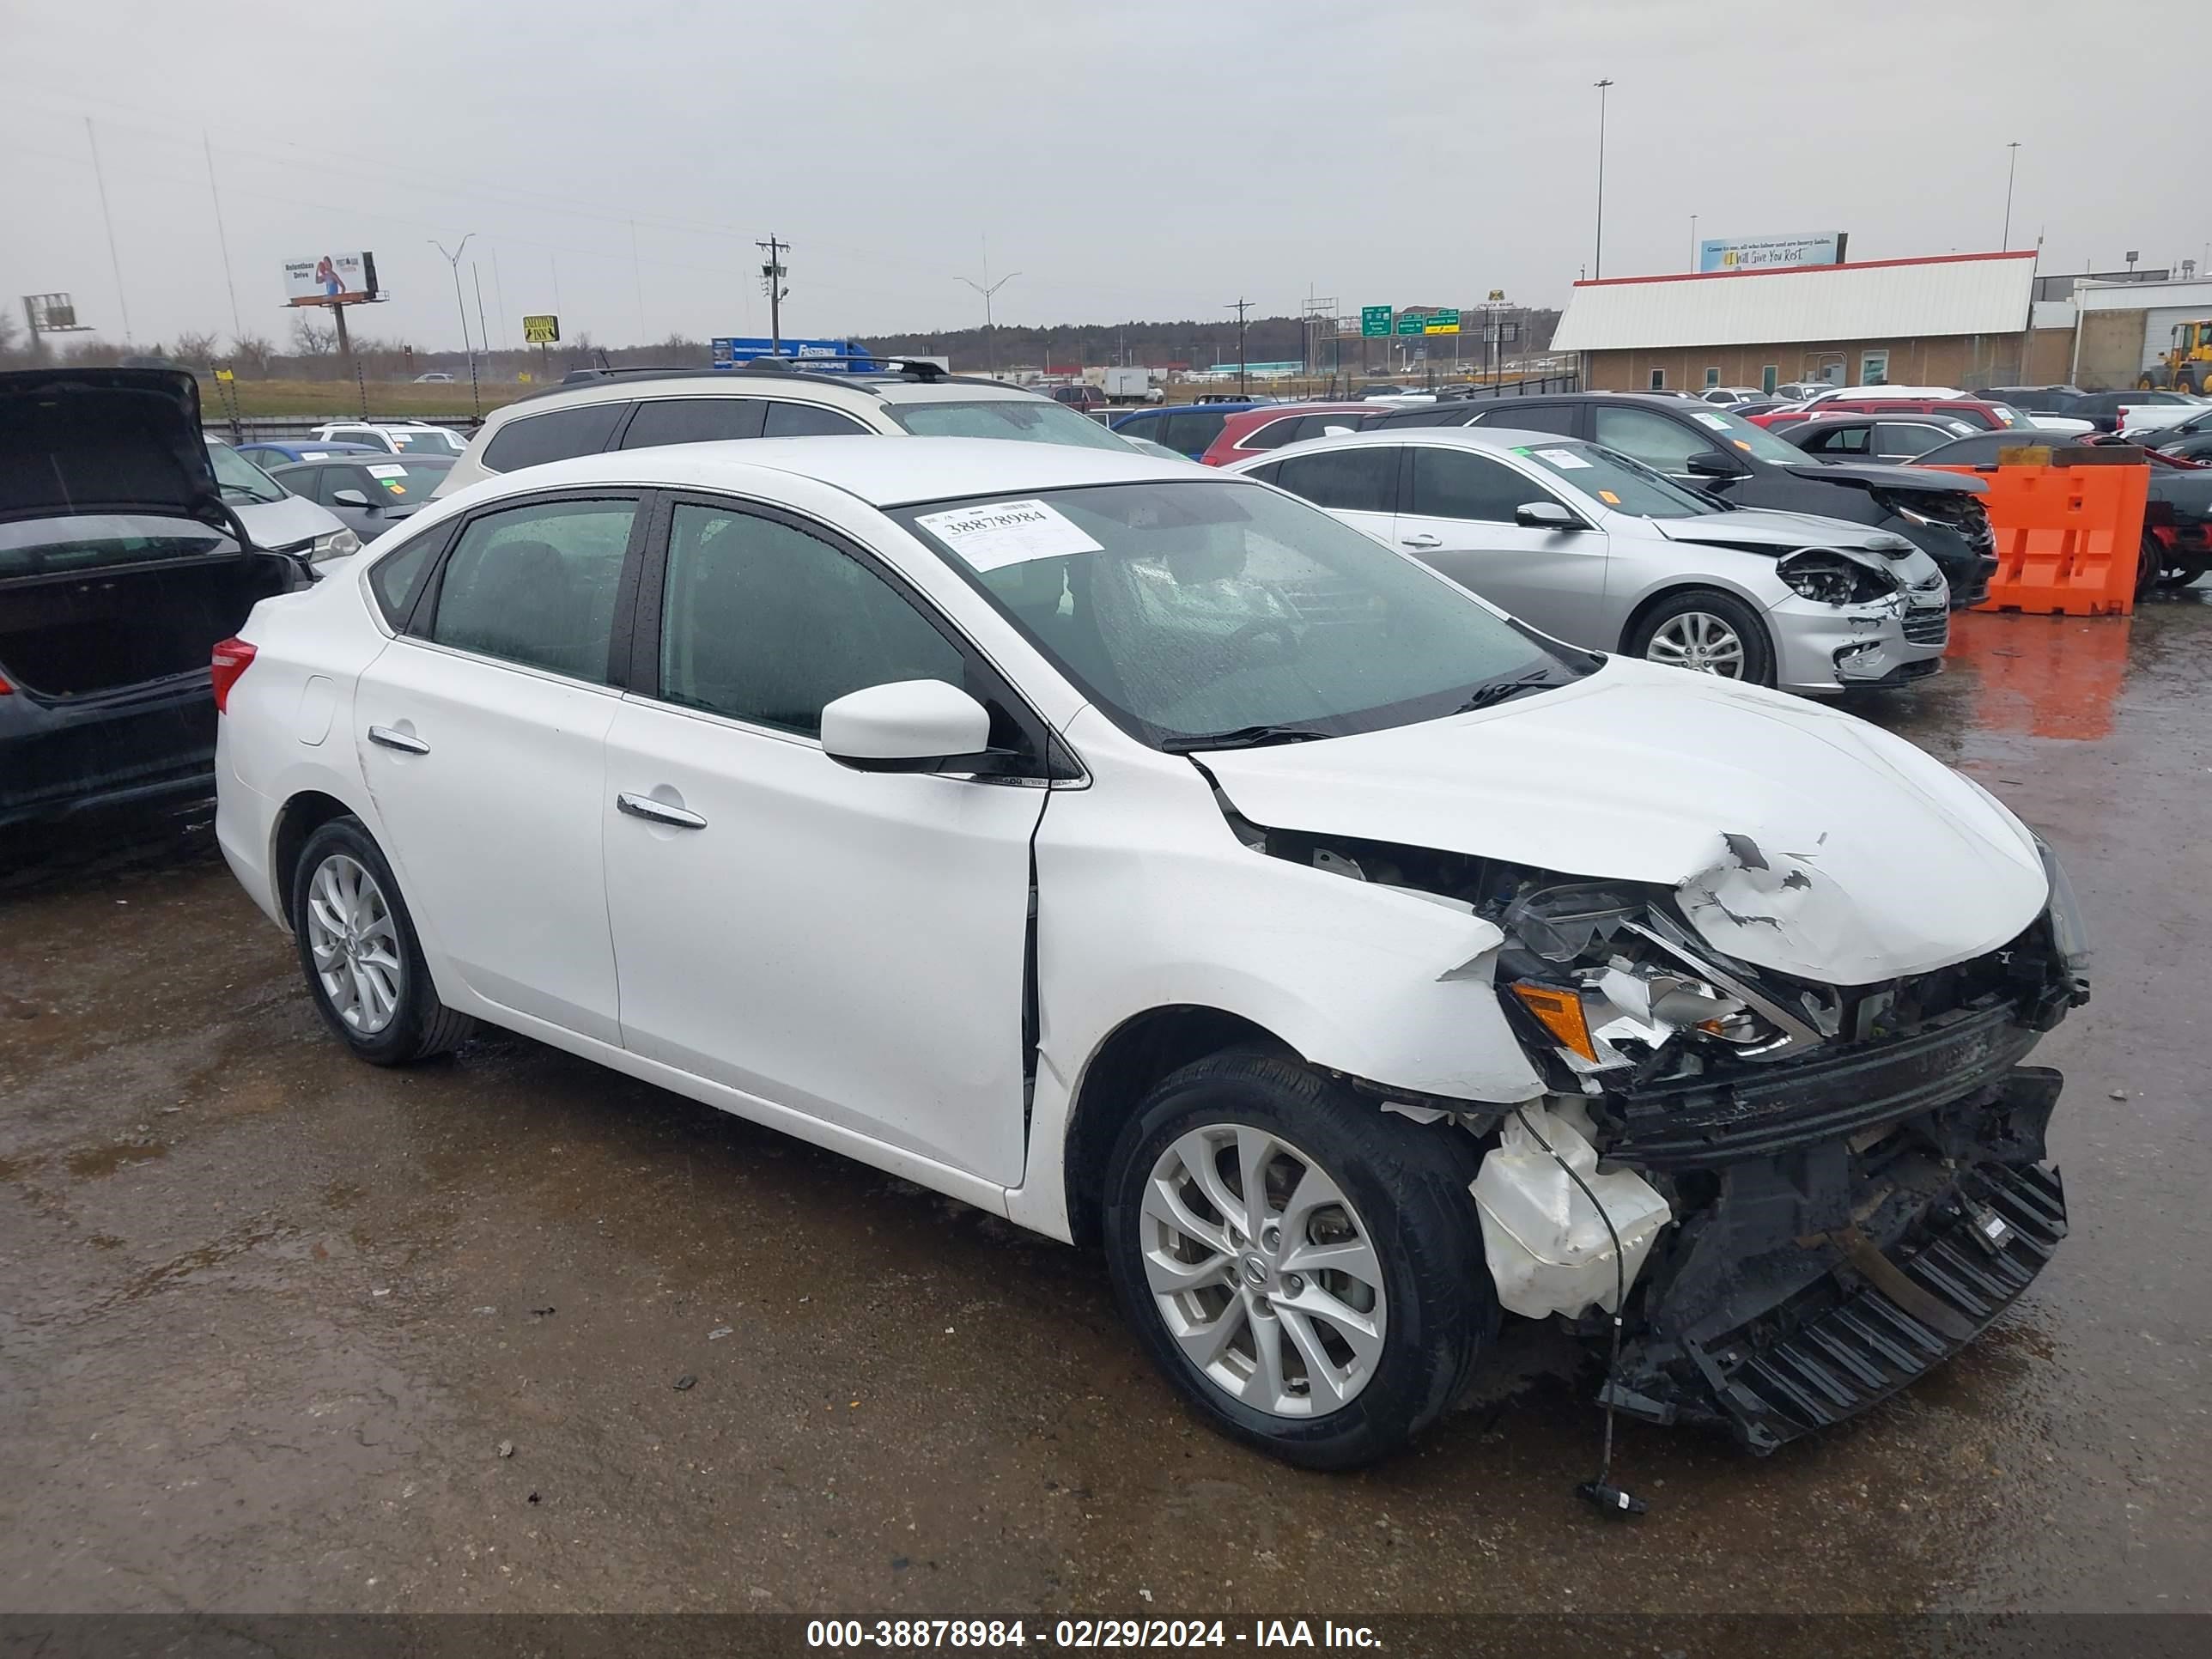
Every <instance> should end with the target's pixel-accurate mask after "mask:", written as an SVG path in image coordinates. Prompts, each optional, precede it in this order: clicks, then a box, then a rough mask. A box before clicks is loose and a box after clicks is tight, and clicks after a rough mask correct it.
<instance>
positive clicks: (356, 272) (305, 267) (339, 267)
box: [284, 253, 383, 306]
mask: <svg viewBox="0 0 2212 1659" xmlns="http://www.w3.org/2000/svg"><path fill="white" fill-rule="evenodd" d="M382 297H383V296H382V295H380V294H379V293H378V292H377V291H376V256H375V255H374V253H319V254H317V255H316V256H315V257H314V258H312V259H287V260H285V261H284V303H285V304H287V305H293V306H357V305H366V304H367V303H368V301H371V300H377V299H381V298H382Z"/></svg>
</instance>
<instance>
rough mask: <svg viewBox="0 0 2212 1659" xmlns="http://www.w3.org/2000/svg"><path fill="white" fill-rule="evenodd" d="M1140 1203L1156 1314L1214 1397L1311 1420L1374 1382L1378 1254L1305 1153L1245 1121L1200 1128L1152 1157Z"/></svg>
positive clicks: (1384, 1308)
mask: <svg viewBox="0 0 2212 1659" xmlns="http://www.w3.org/2000/svg"><path fill="white" fill-rule="evenodd" d="M1141 1212H1142V1223H1141V1227H1140V1232H1139V1237H1140V1238H1141V1240H1142V1249H1143V1253H1144V1267H1145V1277H1146V1282H1147V1284H1148V1285H1150V1287H1151V1290H1152V1299H1153V1302H1154V1304H1155V1305H1156V1306H1157V1307H1158V1310H1159V1315H1160V1318H1161V1321H1162V1322H1163V1323H1164V1325H1165V1326H1166V1328H1167V1330H1168V1333H1169V1334H1170V1336H1171V1337H1172V1338H1173V1339H1174V1340H1175V1341H1176V1344H1177V1346H1180V1347H1181V1348H1182V1352H1183V1354H1184V1356H1185V1357H1186V1358H1188V1360H1189V1361H1190V1363H1191V1364H1193V1365H1194V1366H1195V1367H1196V1368H1197V1370H1199V1372H1200V1375H1202V1376H1205V1377H1206V1380H1207V1381H1208V1382H1209V1383H1212V1385H1213V1386H1214V1387H1216V1388H1218V1389H1220V1390H1221V1391H1222V1392H1223V1393H1224V1394H1225V1395H1229V1396H1230V1397H1231V1398H1232V1399H1234V1400H1236V1401H1240V1402H1241V1403H1242V1404H1243V1405H1245V1406H1248V1407H1251V1408H1252V1409H1254V1410H1255V1411H1261V1412H1266V1413H1270V1414H1271V1415H1273V1416H1277V1417H1314V1416H1319V1415H1322V1414H1325V1413H1329V1412H1334V1411H1335V1410H1337V1409H1339V1408H1340V1407H1343V1406H1345V1405H1346V1404H1348V1403H1349V1402H1350V1401H1352V1399H1354V1398H1355V1397H1356V1396H1357V1395H1358V1394H1359V1392H1360V1391H1361V1390H1362V1389H1364V1388H1365V1387H1366V1386H1367V1384H1368V1383H1370V1382H1371V1381H1372V1380H1373V1379H1374V1376H1375V1370H1376V1365H1377V1364H1379V1363H1380V1361H1381V1359H1382V1357H1383V1340H1384V1338H1385V1337H1386V1335H1387V1334H1388V1333H1389V1307H1388V1305H1387V1302H1386V1298H1385V1297H1384V1293H1383V1263H1382V1259H1381V1257H1380V1255H1378V1254H1377V1252H1376V1248H1375V1244H1374V1242H1373V1237H1372V1235H1371V1234H1370V1232H1369V1231H1368V1228H1367V1225H1366V1223H1365V1222H1364V1221H1363V1220H1362V1219H1361V1218H1360V1216H1359V1213H1358V1211H1357V1210H1356V1209H1354V1208H1353V1207H1352V1201H1351V1200H1349V1199H1348V1198H1346V1196H1345V1194H1344V1191H1343V1188H1341V1187H1340V1186H1339V1185H1338V1184H1337V1182H1335V1181H1334V1179H1332V1178H1331V1176H1329V1175H1328V1171H1326V1170H1323V1169H1322V1167H1321V1165H1320V1164H1318V1163H1316V1161H1315V1160H1314V1158H1312V1157H1311V1156H1310V1154H1308V1153H1306V1152H1303V1151H1301V1150H1300V1149H1299V1148H1298V1147H1297V1146H1293V1145H1292V1144H1291V1143H1290V1142H1289V1141H1287V1140H1285V1139H1281V1138H1280V1137H1279V1136H1277V1135H1275V1134H1273V1133H1269V1132H1268V1131H1267V1130H1265V1129H1260V1128H1255V1127H1252V1126H1251V1125H1249V1124H1241V1123H1219V1124H1207V1125H1205V1126H1202V1127H1199V1128H1195V1129H1193V1130H1191V1131H1189V1132H1188V1133H1185V1134H1183V1135H1182V1136H1180V1137H1178V1138H1177V1139H1176V1140H1175V1141H1173V1142H1172V1143H1170V1145H1169V1146H1168V1147H1167V1148H1166V1149H1165V1150H1164V1151H1163V1152H1161V1153H1160V1155H1159V1158H1158V1160H1157V1161H1156V1162H1155V1163H1154V1164H1153V1165H1152V1174H1151V1176H1150V1177H1149V1178H1148V1179H1147V1180H1146V1183H1145V1194H1144V1200H1143V1204H1142V1206H1141Z"/></svg>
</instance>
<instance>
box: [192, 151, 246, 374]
mask: <svg viewBox="0 0 2212 1659" xmlns="http://www.w3.org/2000/svg"><path fill="white" fill-rule="evenodd" d="M200 149H201V150H202V151H203V153H204V154H205V155H206V156H207V170H208V195H209V197H210V199H212V200H213V201H214V203H215V240H216V246H218V247H220V248H221V249H222V283H223V286H224V287H225V288H227V289H229V290H230V343H231V344H232V345H234V346H235V345H236V344H237V343H238V340H239V337H240V335H242V334H244V333H245V332H246V325H244V324H242V323H240V321H239V320H238V279H237V278H236V277H234V276H232V275H231V274H230V238H229V237H228V236H226V235H225V234H223V228H222V193H221V192H220V191H217V190H216V187H215V146H214V145H212V144H210V143H209V142H208V136H207V129H206V128H205V127H202V128H201V129H200Z"/></svg>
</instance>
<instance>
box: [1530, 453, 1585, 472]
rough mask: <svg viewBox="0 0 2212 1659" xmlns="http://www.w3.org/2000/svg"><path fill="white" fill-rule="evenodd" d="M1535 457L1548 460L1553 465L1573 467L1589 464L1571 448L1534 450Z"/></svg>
mask: <svg viewBox="0 0 2212 1659" xmlns="http://www.w3.org/2000/svg"><path fill="white" fill-rule="evenodd" d="M1536 458H1537V459H1539V460H1544V461H1549V462H1550V463H1551V464H1552V465H1553V466H1559V467H1567V468H1574V467H1577V466H1588V465H1589V462H1588V461H1586V460H1584V459H1583V458H1582V457H1581V456H1579V455H1577V454H1576V453H1575V452H1574V451H1573V450H1571V449H1540V450H1538V451H1537V452H1536Z"/></svg>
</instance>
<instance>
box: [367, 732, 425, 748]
mask: <svg viewBox="0 0 2212 1659" xmlns="http://www.w3.org/2000/svg"><path fill="white" fill-rule="evenodd" d="M368 740H369V741H370V742H371V743H375V744H383V745H384V747H385V748H386V749H397V750H398V751H399V752H400V753H401V754H403V755H427V754H428V753H429V752H430V745H429V744H427V743H425V742H423V741H422V738H416V737H410V736H409V735H408V734H407V733H406V732H395V731H393V730H392V728H391V727H390V726H370V727H369V728H368Z"/></svg>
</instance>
